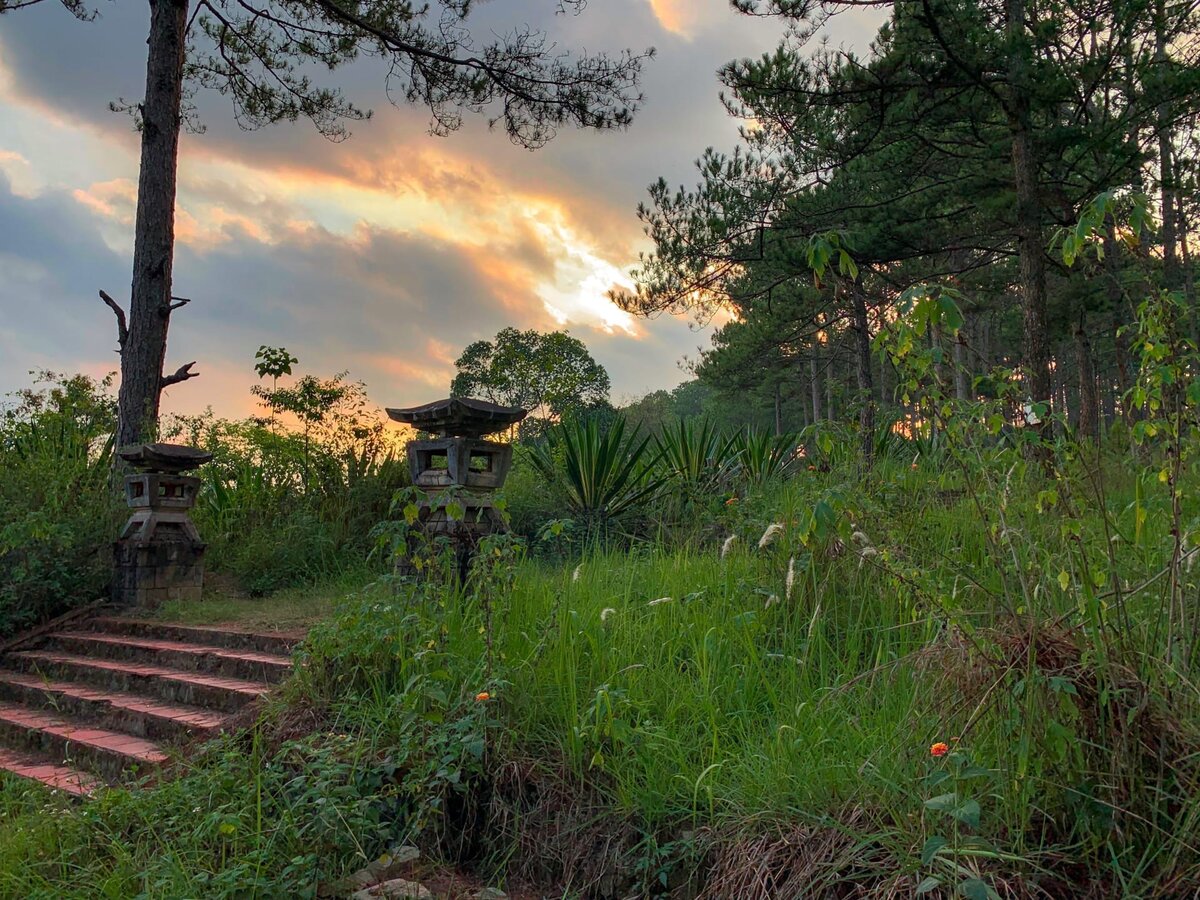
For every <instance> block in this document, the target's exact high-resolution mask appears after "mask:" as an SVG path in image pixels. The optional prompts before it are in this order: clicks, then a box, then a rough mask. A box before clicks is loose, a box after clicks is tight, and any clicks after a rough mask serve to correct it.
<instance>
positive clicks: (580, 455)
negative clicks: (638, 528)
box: [530, 418, 664, 528]
mask: <svg viewBox="0 0 1200 900" xmlns="http://www.w3.org/2000/svg"><path fill="white" fill-rule="evenodd" d="M650 443H651V439H650V437H649V436H644V437H643V436H642V435H641V434H640V429H639V428H634V429H633V431H632V432H631V433H630V434H629V435H628V436H626V429H625V420H624V419H621V418H618V419H616V420H615V421H613V423H612V424H611V425H609V426H608V427H607V428H602V427H601V426H600V424H599V423H598V422H596V421H595V420H590V421H587V422H578V421H573V422H564V423H563V424H561V425H558V426H556V427H555V428H552V429H551V430H550V431H549V432H548V433H547V435H546V442H545V443H544V444H542V445H540V446H539V447H537V448H536V449H535V450H534V452H533V453H532V455H531V457H530V458H531V460H532V462H533V464H534V466H535V467H536V468H537V470H538V472H539V473H541V475H542V476H543V477H544V478H545V479H546V480H547V481H549V482H551V483H553V484H556V485H558V486H559V487H560V488H561V489H562V491H563V494H564V496H565V499H566V502H567V505H568V506H569V507H570V508H571V511H572V512H573V513H574V514H575V515H576V516H578V517H579V518H580V519H581V520H582V521H583V522H584V523H585V524H586V525H587V526H588V527H589V528H597V527H599V528H604V527H606V526H607V525H608V524H609V523H611V522H612V521H613V520H614V519H617V518H620V517H621V516H623V515H625V514H626V513H629V512H630V511H632V510H633V509H634V508H636V507H637V506H638V505H639V504H643V503H645V502H647V501H648V500H650V499H651V498H652V497H653V496H654V495H655V494H656V493H657V492H658V491H659V489H660V488H661V487H662V484H663V480H664V479H663V477H662V476H660V475H655V474H654V472H653V469H654V466H655V464H656V463H657V461H658V457H659V454H658V453H657V452H653V451H652V450H651V446H650Z"/></svg>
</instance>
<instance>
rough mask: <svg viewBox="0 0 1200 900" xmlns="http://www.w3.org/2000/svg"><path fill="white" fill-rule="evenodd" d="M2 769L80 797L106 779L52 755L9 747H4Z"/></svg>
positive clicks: (1, 757) (0, 755)
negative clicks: (26, 751) (55, 758)
mask: <svg viewBox="0 0 1200 900" xmlns="http://www.w3.org/2000/svg"><path fill="white" fill-rule="evenodd" d="M0 772H8V773H9V774H11V775H17V776H19V777H21V778H28V779H30V780H32V781H40V782H41V783H42V784H44V785H45V786H46V787H48V788H50V789H51V790H55V791H64V792H65V793H68V794H71V795H73V796H77V797H85V796H87V795H88V794H90V793H92V792H93V791H94V790H96V789H97V788H99V787H103V785H104V782H103V781H101V780H100V779H99V778H97V777H96V776H95V775H92V774H90V773H89V772H81V771H80V770H79V769H74V768H72V767H71V766H65V765H61V764H59V763H56V762H54V761H53V759H52V758H51V757H48V756H41V755H38V754H34V753H23V752H21V751H20V750H13V749H11V748H8V747H0Z"/></svg>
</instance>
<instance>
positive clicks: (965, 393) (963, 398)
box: [952, 329, 971, 403]
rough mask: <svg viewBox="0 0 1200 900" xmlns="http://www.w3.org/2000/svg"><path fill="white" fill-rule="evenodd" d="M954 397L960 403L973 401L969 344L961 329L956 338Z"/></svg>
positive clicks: (954, 350)
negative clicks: (968, 368)
mask: <svg viewBox="0 0 1200 900" xmlns="http://www.w3.org/2000/svg"><path fill="white" fill-rule="evenodd" d="M952 352H953V362H954V396H955V398H956V399H957V400H958V401H959V402H960V403H966V402H967V401H968V400H970V399H971V379H970V374H971V373H970V372H968V371H967V342H966V339H965V337H964V334H963V330H962V329H960V330H959V332H958V334H957V335H955V337H954V347H953V351H952Z"/></svg>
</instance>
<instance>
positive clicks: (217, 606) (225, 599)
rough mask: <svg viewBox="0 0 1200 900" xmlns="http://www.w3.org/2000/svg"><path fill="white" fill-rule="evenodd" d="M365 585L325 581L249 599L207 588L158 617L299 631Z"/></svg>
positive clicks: (171, 605)
mask: <svg viewBox="0 0 1200 900" xmlns="http://www.w3.org/2000/svg"><path fill="white" fill-rule="evenodd" d="M361 586H362V581H361V577H354V578H350V577H347V578H342V579H336V580H325V581H322V582H320V583H318V584H315V585H311V586H306V587H298V588H287V589H285V590H282V591H279V592H277V593H274V594H271V595H269V596H267V597H247V596H246V595H245V594H242V593H240V592H238V591H236V590H231V589H230V588H228V587H226V588H224V589H223V588H222V587H216V588H213V589H209V588H206V589H205V592H204V597H203V599H202V600H201V602H199V603H194V602H186V603H185V602H181V601H170V602H168V603H164V604H163V605H162V606H160V607H159V608H158V609H157V610H155V611H154V617H155V618H157V619H161V620H162V621H164V622H171V623H174V624H178V625H228V626H231V627H237V628H244V629H248V630H251V631H298V630H302V629H307V628H309V627H310V626H312V625H313V624H314V623H315V622H319V621H321V620H323V619H327V618H328V617H329V616H330V615H332V613H333V610H334V607H335V604H336V601H337V599H338V598H339V597H343V596H345V595H346V594H347V593H349V592H350V591H352V590H356V589H358V588H360V587H361Z"/></svg>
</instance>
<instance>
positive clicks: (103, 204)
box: [71, 178, 137, 226]
mask: <svg viewBox="0 0 1200 900" xmlns="http://www.w3.org/2000/svg"><path fill="white" fill-rule="evenodd" d="M71 196H72V197H74V198H75V199H76V200H77V201H78V202H79V203H82V204H83V205H84V206H86V207H87V208H88V209H90V210H92V212H95V213H99V214H100V215H101V216H103V217H104V218H106V219H112V220H113V221H114V222H116V223H118V224H120V225H130V226H132V225H133V217H134V212H135V211H136V208H137V188H136V187H135V186H134V184H133V182H132V181H130V180H129V179H128V178H114V179H112V180H111V181H98V182H96V183H95V184H92V185H89V186H88V187H87V188H86V189H84V188H76V189H75V190H73V191H72V192H71Z"/></svg>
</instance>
